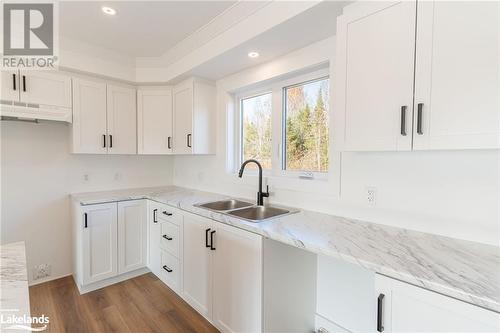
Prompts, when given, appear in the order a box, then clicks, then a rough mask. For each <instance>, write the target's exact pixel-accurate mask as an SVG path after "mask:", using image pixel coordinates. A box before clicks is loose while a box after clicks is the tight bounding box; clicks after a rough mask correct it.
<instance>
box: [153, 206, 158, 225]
mask: <svg viewBox="0 0 500 333" xmlns="http://www.w3.org/2000/svg"><path fill="white" fill-rule="evenodd" d="M153 223H158V209H153Z"/></svg>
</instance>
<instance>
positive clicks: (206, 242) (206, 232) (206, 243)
mask: <svg viewBox="0 0 500 333" xmlns="http://www.w3.org/2000/svg"><path fill="white" fill-rule="evenodd" d="M209 232H210V228H208V229H207V230H205V247H211V246H210V244H208V233H209Z"/></svg>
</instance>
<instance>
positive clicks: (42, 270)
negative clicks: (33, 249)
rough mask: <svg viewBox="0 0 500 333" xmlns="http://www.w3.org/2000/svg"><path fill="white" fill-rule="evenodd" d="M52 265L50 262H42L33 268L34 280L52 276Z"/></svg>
mask: <svg viewBox="0 0 500 333" xmlns="http://www.w3.org/2000/svg"><path fill="white" fill-rule="evenodd" d="M50 271H51V268H50V265H49V264H40V265H38V266H35V267H34V268H33V280H38V279H43V278H45V277H49V276H50Z"/></svg>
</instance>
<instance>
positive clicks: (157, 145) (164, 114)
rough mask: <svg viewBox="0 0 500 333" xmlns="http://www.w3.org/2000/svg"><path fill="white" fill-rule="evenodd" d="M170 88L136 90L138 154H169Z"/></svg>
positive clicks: (171, 130) (171, 128)
mask: <svg viewBox="0 0 500 333" xmlns="http://www.w3.org/2000/svg"><path fill="white" fill-rule="evenodd" d="M172 121H173V114H172V90H171V89H170V88H168V87H162V88H161V89H160V88H159V89H155V90H151V89H139V90H138V91H137V125H138V126H137V136H138V137H137V140H138V147H137V148H138V153H139V154H159V155H162V154H171V153H172V145H173V133H172V132H173V126H172Z"/></svg>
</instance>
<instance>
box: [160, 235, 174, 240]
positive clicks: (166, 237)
mask: <svg viewBox="0 0 500 333" xmlns="http://www.w3.org/2000/svg"><path fill="white" fill-rule="evenodd" d="M162 237H163V238H165V239H166V240H168V241H171V240H172V239H173V238H172V237H168V236H167V235H163V236H162Z"/></svg>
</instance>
